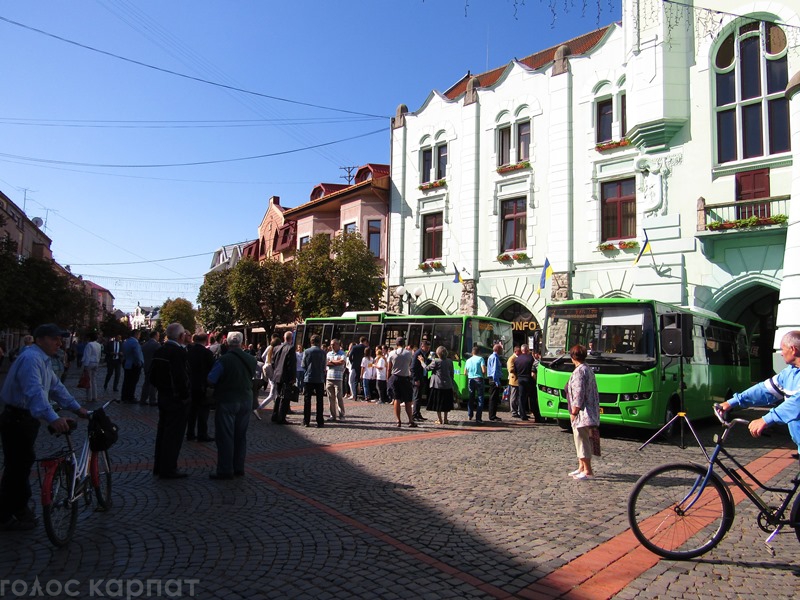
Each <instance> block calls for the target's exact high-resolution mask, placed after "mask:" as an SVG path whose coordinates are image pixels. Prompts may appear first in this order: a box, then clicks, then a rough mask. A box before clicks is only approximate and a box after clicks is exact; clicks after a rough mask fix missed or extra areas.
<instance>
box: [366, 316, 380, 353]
mask: <svg viewBox="0 0 800 600" xmlns="http://www.w3.org/2000/svg"><path fill="white" fill-rule="evenodd" d="M367 337H369V345H370V348H375V347H376V346H381V345H383V324H382V323H373V324H372V325H370V327H369V333H368V334H367ZM372 355H373V356H375V353H374V351H373V354H372Z"/></svg>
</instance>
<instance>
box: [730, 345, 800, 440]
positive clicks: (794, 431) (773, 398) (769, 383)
mask: <svg viewBox="0 0 800 600" xmlns="http://www.w3.org/2000/svg"><path fill="white" fill-rule="evenodd" d="M781 356H782V357H783V360H784V361H786V368H785V369H783V370H782V371H781V372H780V373H778V374H777V375H775V376H773V377H770V378H769V379H767V380H766V381H762V382H761V383H757V384H756V385H754V386H753V387H751V388H748V389H746V390H745V391H743V392H741V393H738V394H734V395H733V398H731V399H730V400H728V401H727V402H723V403H722V404H721V405H720V406H721V407H722V410H724V411H727V410H728V409H730V408H733V407H734V406H743V407H747V406H768V405H770V404H775V403H776V402H780V401H781V400H783V403H782V404H780V405H779V406H776V407H775V408H773V409H772V410H770V411H769V412H768V413H767V414H766V415H764V416H763V417H762V418H760V419H755V420H754V421H751V422H750V425H749V429H750V433H751V434H752V435H753V437H758V436H760V435H761V434H762V433H763V432H764V430H765V429H766V428H767V427H769V426H770V425H773V424H775V423H784V424H785V425H788V426H789V433H790V434H791V436H792V440H793V441H794V443H795V444H797V447H798V449H800V331H790V332H789V333H787V334H786V335H784V336H783V339H782V340H781Z"/></svg>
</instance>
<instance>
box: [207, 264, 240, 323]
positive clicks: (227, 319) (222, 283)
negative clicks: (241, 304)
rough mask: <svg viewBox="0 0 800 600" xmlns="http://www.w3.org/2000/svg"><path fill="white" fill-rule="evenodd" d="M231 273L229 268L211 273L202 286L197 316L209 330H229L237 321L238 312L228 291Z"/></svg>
mask: <svg viewBox="0 0 800 600" xmlns="http://www.w3.org/2000/svg"><path fill="white" fill-rule="evenodd" d="M230 275H231V271H230V270H229V269H225V270H222V271H215V272H213V273H209V274H208V275H206V277H205V280H204V281H203V285H201V286H200V292H199V293H198V294H197V303H198V304H199V305H200V307H199V308H198V310H197V316H198V318H199V319H200V322H201V323H202V324H203V327H204V329H206V330H207V331H227V330H229V329H230V328H231V326H232V325H233V324H234V323H235V322H236V312H235V310H234V308H233V304H232V303H231V299H230V295H229V293H228V287H229V284H230Z"/></svg>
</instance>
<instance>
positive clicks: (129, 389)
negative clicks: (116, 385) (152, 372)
mask: <svg viewBox="0 0 800 600" xmlns="http://www.w3.org/2000/svg"><path fill="white" fill-rule="evenodd" d="M141 373H142V367H131V368H130V369H125V377H124V378H123V379H122V393H121V394H120V400H122V401H123V402H128V403H130V404H133V403H134V402H136V386H137V384H138V383H139V375H141Z"/></svg>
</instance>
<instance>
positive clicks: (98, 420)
mask: <svg viewBox="0 0 800 600" xmlns="http://www.w3.org/2000/svg"><path fill="white" fill-rule="evenodd" d="M118 439H119V428H118V427H117V426H116V425H115V424H114V423H112V422H111V419H109V418H108V415H107V414H106V412H105V411H104V410H103V409H102V408H101V409H99V410H96V411H95V412H94V413H92V417H91V419H89V448H91V450H92V451H93V452H102V451H103V450H108V449H109V448H111V446H113V445H114V444H115V443H116V442H117V440H118Z"/></svg>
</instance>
